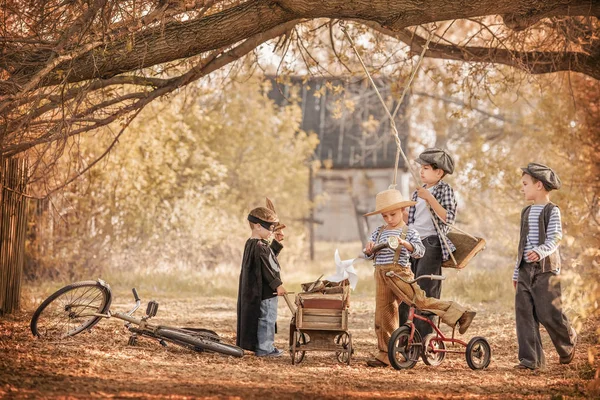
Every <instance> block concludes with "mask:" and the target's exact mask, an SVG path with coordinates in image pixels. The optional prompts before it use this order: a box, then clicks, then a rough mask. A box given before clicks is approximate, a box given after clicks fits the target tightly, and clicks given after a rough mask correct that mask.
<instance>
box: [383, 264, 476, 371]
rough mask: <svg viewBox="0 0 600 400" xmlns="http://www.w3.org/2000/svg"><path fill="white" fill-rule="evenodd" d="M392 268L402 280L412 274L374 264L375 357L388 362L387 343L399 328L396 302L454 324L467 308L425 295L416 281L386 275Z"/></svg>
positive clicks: (411, 277)
mask: <svg viewBox="0 0 600 400" xmlns="http://www.w3.org/2000/svg"><path fill="white" fill-rule="evenodd" d="M389 271H394V272H395V273H396V274H398V275H400V276H401V277H402V278H403V279H405V280H407V281H410V280H412V279H414V275H413V273H412V271H411V269H410V267H408V268H403V267H400V266H399V265H396V264H387V265H378V266H377V267H375V288H376V289H375V292H376V294H375V334H376V335H377V347H378V349H379V354H378V356H377V359H379V360H380V361H383V362H384V363H386V364H388V365H389V363H390V362H389V360H388V342H389V341H390V337H391V335H392V333H393V332H394V331H395V330H396V329H398V302H401V301H404V302H405V303H407V304H409V305H412V304H414V305H415V307H416V308H418V309H420V310H426V311H429V312H432V313H434V314H436V315H437V316H438V317H440V319H441V320H442V322H444V323H445V324H447V325H449V326H451V327H453V326H454V325H456V322H457V321H458V320H459V318H460V317H461V316H462V315H463V313H464V312H465V311H466V308H465V307H463V306H461V305H460V304H458V303H455V302H453V301H444V300H439V299H435V298H433V297H427V295H426V294H425V292H424V291H423V290H422V289H421V288H420V287H419V285H417V284H416V283H413V284H407V283H405V282H403V281H402V280H400V279H399V278H398V277H389V276H386V275H385V274H386V273H387V272H389Z"/></svg>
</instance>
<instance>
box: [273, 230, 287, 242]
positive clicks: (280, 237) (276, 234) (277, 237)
mask: <svg viewBox="0 0 600 400" xmlns="http://www.w3.org/2000/svg"><path fill="white" fill-rule="evenodd" d="M273 237H274V238H275V240H277V241H278V242H283V239H285V235H284V234H283V229H280V230H277V231H275V232H273Z"/></svg>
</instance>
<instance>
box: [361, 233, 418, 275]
mask: <svg viewBox="0 0 600 400" xmlns="http://www.w3.org/2000/svg"><path fill="white" fill-rule="evenodd" d="M381 229H383V226H380V227H379V228H377V229H375V231H374V232H373V233H372V234H371V242H373V243H375V245H378V244H380V243H386V242H387V239H388V238H389V237H391V236H397V237H400V236H401V235H402V228H400V229H389V230H387V229H386V230H384V231H383V232H382V233H381V236H379V240H378V241H377V242H376V240H377V236H378V235H379V231H380V230H381ZM405 240H406V241H407V242H409V243H410V244H411V245H412V246H413V248H414V250H413V251H412V252H409V251H408V250H407V249H406V247H404V246H402V250H401V251H400V256H399V257H398V264H400V265H404V266H407V265H409V257H412V258H421V257H423V255H424V254H425V246H424V245H423V242H421V237H420V236H419V232H417V231H416V230H415V229H413V228H410V227H409V228H408V230H407V232H406V239H405ZM394 253H395V250H392V249H390V248H389V247H385V248H384V249H383V250H380V251H379V252H377V254H376V256H375V261H374V262H373V265H375V266H377V265H385V264H391V263H393V262H394ZM372 258H373V255H371V256H369V257H367V259H368V260H370V259H372Z"/></svg>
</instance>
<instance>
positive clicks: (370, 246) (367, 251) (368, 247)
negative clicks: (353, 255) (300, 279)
mask: <svg viewBox="0 0 600 400" xmlns="http://www.w3.org/2000/svg"><path fill="white" fill-rule="evenodd" d="M373 247H375V243H374V242H368V243H367V245H366V246H365V251H364V253H365V254H366V255H371V251H373Z"/></svg>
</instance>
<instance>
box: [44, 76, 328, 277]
mask: <svg viewBox="0 0 600 400" xmlns="http://www.w3.org/2000/svg"><path fill="white" fill-rule="evenodd" d="M262 89H264V88H263V85H262V83H261V82H260V81H258V80H255V79H251V80H249V81H246V82H245V83H230V84H228V85H226V86H225V87H223V88H222V90H218V91H217V90H215V89H207V88H199V89H198V93H197V94H195V95H193V96H187V97H186V93H182V94H180V95H178V96H175V97H173V98H169V99H165V100H164V101H162V102H159V103H152V104H151V105H150V106H149V108H147V109H146V110H144V112H142V113H141V114H140V115H139V116H138V118H136V119H135V120H134V121H133V123H132V124H131V125H130V126H129V127H128V131H127V132H126V134H125V135H124V136H123V137H122V138H121V139H120V141H119V143H118V145H117V146H116V147H115V148H114V150H113V151H112V152H111V153H110V154H109V155H108V157H107V158H106V159H104V160H103V161H101V163H100V164H99V165H97V166H96V167H95V168H93V169H92V170H91V171H90V173H88V174H86V175H85V176H84V177H82V178H81V179H80V180H79V181H78V183H77V184H76V185H73V186H69V187H68V188H67V190H66V191H65V192H64V193H62V194H61V195H60V196H55V197H54V198H53V202H54V203H55V204H58V205H59V208H60V209H61V210H62V211H61V212H60V217H58V216H57V215H54V218H53V221H54V225H55V226H54V228H53V229H52V233H51V234H50V235H48V233H50V232H48V231H46V235H45V236H44V239H45V240H46V243H45V246H46V247H47V248H48V249H50V248H52V249H54V250H53V251H51V252H50V251H45V252H42V254H38V255H41V258H42V259H41V261H42V262H45V263H46V265H53V267H52V269H53V270H54V269H57V270H59V271H62V272H66V270H69V271H71V273H70V275H71V276H77V275H79V276H86V277H89V274H90V273H95V271H96V270H98V269H100V268H101V267H105V266H108V265H112V266H115V267H117V268H119V269H123V270H127V271H131V270H132V269H142V270H147V269H154V270H172V269H174V268H178V267H182V268H183V267H189V266H199V265H211V264H213V263H216V262H218V261H219V260H222V259H223V258H234V259H236V260H238V259H239V255H240V251H241V250H242V249H243V243H244V239H245V238H246V237H248V236H249V227H248V224H247V222H246V218H245V217H246V213H247V212H248V211H249V210H250V209H252V208H254V207H257V206H264V205H265V197H267V196H268V197H269V198H271V200H273V202H274V203H275V206H276V207H277V210H278V211H279V216H280V218H281V220H282V221H284V222H285V223H286V225H288V226H289V227H290V229H289V230H288V232H287V233H288V240H287V242H286V243H288V244H291V246H290V247H292V248H294V244H297V243H299V242H301V240H302V229H301V227H302V223H301V222H299V221H298V220H299V219H301V218H302V217H304V216H305V215H306V214H307V212H308V209H309V207H310V204H309V202H308V200H307V188H308V168H307V161H308V160H309V158H310V157H311V155H312V152H313V150H314V148H315V146H316V144H317V139H316V137H315V136H314V135H307V134H306V133H304V132H302V131H301V130H300V129H299V126H300V122H301V115H300V109H299V107H298V106H297V105H289V106H286V107H281V108H280V107H278V106H276V105H274V104H273V102H272V101H271V100H269V99H268V98H267V96H266V91H264V90H262ZM188 95H189V93H188ZM106 133H107V132H104V134H103V135H97V136H91V137H85V138H81V139H80V143H79V153H78V154H79V156H80V157H81V158H80V161H79V163H80V164H81V165H79V166H78V168H79V169H81V166H85V165H86V164H87V163H89V162H91V161H92V160H94V159H95V158H96V157H97V156H98V155H99V154H101V153H102V151H103V149H104V148H106V146H107V145H108V144H109V140H111V138H109V137H108V136H109V135H106ZM63 162H64V163H65V165H68V164H69V163H72V162H73V159H72V158H71V159H65V160H63ZM291 252H292V253H293V251H291ZM288 253H289V251H288ZM93 260H96V262H95V263H92V261H93ZM55 265H62V266H68V265H70V267H68V268H65V267H60V266H59V267H56V266H55Z"/></svg>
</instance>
